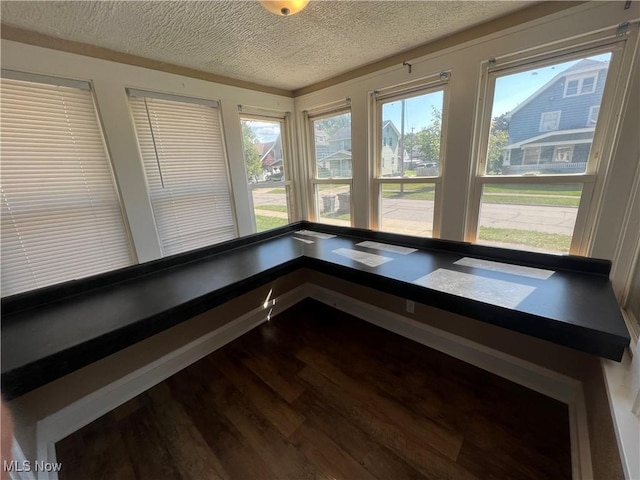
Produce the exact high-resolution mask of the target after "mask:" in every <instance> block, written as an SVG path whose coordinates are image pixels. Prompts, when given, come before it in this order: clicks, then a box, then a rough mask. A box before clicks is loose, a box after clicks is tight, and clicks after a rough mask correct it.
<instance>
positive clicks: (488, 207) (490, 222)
mask: <svg viewBox="0 0 640 480" xmlns="http://www.w3.org/2000/svg"><path fill="white" fill-rule="evenodd" d="M612 55H613V54H612V52H609V51H602V50H601V51H597V50H596V51H593V53H588V54H584V53H583V54H582V55H581V54H579V53H578V54H573V56H571V57H565V59H564V60H561V61H558V60H557V58H558V57H555V58H556V59H555V60H549V61H541V62H540V63H529V64H527V63H526V60H525V61H524V62H522V63H519V64H518V62H513V63H514V67H513V69H511V68H509V67H503V68H496V69H495V71H491V67H487V70H488V73H487V75H486V77H485V78H486V81H487V84H486V85H487V87H488V88H489V89H490V90H492V91H491V92H490V95H488V98H490V99H491V100H490V102H487V104H486V105H485V106H484V109H485V110H484V112H485V113H484V115H485V117H484V120H483V121H484V122H485V123H484V125H486V127H484V128H483V131H484V132H486V133H485V135H486V136H485V137H484V138H483V139H482V140H481V141H482V142H483V147H480V151H482V152H485V153H484V155H483V157H482V158H481V159H480V161H479V162H478V175H477V176H476V178H475V180H474V182H475V184H476V186H475V188H474V193H473V200H472V201H473V202H477V203H475V205H473V206H472V212H471V213H470V222H469V226H470V228H471V229H472V230H473V231H472V232H471V235H468V236H467V238H468V239H470V240H475V241H477V242H479V243H488V244H493V245H499V246H506V247H513V248H518V249H523V250H539V251H547V252H557V253H568V252H572V253H578V251H579V250H578V249H579V248H583V247H582V246H581V245H582V244H581V241H582V240H581V235H582V233H581V232H582V231H583V230H581V229H584V222H585V218H586V215H587V213H588V212H587V211H586V210H585V211H582V210H580V208H579V207H580V206H581V205H582V204H585V205H588V204H589V200H588V197H590V196H592V195H593V191H594V184H595V181H596V175H595V171H596V170H595V166H591V165H590V162H591V157H590V152H591V145H592V143H593V141H594V138H595V136H594V135H595V133H594V130H595V129H594V128H585V127H584V125H586V124H587V123H588V122H590V119H593V120H594V121H593V123H591V126H592V127H595V126H596V122H595V121H596V120H597V109H599V107H600V102H601V99H602V89H601V90H600V92H599V94H598V98H597V100H596V101H597V105H595V107H596V109H595V114H594V108H592V109H590V110H589V109H587V108H586V107H585V106H584V103H583V100H581V99H580V98H578V96H579V95H582V94H584V93H595V91H596V90H595V82H596V80H597V78H598V76H600V78H601V79H605V80H606V76H607V72H608V69H609V63H610V61H611V58H612ZM585 70H589V72H584V71H585ZM575 72H583V73H580V74H576V73H575ZM565 79H566V81H565ZM590 102H591V100H590ZM587 114H588V115H589V118H587ZM560 118H562V119H563V121H562V125H561V124H560ZM537 119H539V123H538V120H537ZM565 124H566V126H565ZM584 196H587V200H586V201H583V197H584ZM475 209H477V210H475ZM475 212H477V213H475ZM576 233H577V235H576Z"/></svg>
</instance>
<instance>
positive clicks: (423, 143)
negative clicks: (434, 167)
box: [415, 107, 442, 163]
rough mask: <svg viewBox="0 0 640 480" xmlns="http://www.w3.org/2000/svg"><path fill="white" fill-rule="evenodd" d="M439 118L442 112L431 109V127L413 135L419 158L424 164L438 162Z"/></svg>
mask: <svg viewBox="0 0 640 480" xmlns="http://www.w3.org/2000/svg"><path fill="white" fill-rule="evenodd" d="M441 118H442V112H441V111H440V110H438V109H437V108H435V107H433V110H432V112H431V125H430V126H428V127H425V128H423V129H422V130H420V131H419V132H418V133H416V134H415V136H416V139H415V141H416V143H415V145H416V146H417V148H418V151H419V152H420V158H421V159H422V160H423V161H424V162H427V163H438V162H439V161H440V131H441Z"/></svg>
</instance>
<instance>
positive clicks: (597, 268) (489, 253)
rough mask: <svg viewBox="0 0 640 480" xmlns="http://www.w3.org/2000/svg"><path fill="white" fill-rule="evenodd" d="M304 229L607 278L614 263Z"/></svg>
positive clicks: (314, 226) (312, 226)
mask: <svg viewBox="0 0 640 480" xmlns="http://www.w3.org/2000/svg"><path fill="white" fill-rule="evenodd" d="M301 227H302V228H305V229H307V230H315V231H318V232H323V233H331V234H334V235H341V236H345V237H355V238H365V239H368V240H376V241H379V242H383V243H391V244H394V245H402V246H405V247H413V248H419V249H427V250H437V251H441V252H448V253H455V254H459V255H465V256H467V255H468V256H472V257H476V258H482V259H485V260H492V261H497V262H502V263H513V264H515V265H522V266H526V267H534V268H551V269H552V270H568V271H574V272H579V273H588V274H595V275H606V276H608V275H609V273H610V272H611V261H610V260H604V259H599V258H590V257H580V256H577V255H554V254H552V253H541V252H529V251H526V250H516V249H511V248H500V247H492V246H489V245H479V244H477V243H469V242H456V241H453V240H440V239H437V238H427V237H414V236H410V235H401V234H397V233H388V232H380V231H377V230H367V229H362V228H353V227H340V226H336V225H327V224H323V223H313V222H306V221H305V222H302V226H301Z"/></svg>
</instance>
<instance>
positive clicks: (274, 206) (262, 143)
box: [240, 115, 324, 232]
mask: <svg viewBox="0 0 640 480" xmlns="http://www.w3.org/2000/svg"><path fill="white" fill-rule="evenodd" d="M285 121H286V117H284V116H283V117H282V118H270V117H257V116H254V117H252V116H250V115H249V116H246V115H243V116H242V117H241V120H240V122H241V124H242V135H243V140H244V159H245V166H246V172H247V182H248V183H249V190H250V191H251V199H252V202H253V213H254V222H255V228H256V231H257V232H263V231H265V230H270V229H272V228H276V227H281V226H284V225H287V224H288V223H289V222H290V219H291V213H292V212H291V208H290V205H291V204H292V203H291V201H290V200H289V199H290V197H291V187H292V185H291V181H289V179H290V174H289V173H288V166H289V165H288V163H289V162H288V159H287V152H288V151H289V149H288V147H287V145H288V144H287V142H288V136H287V135H286V128H285ZM316 139H318V141H320V142H323V141H324V137H323V136H316Z"/></svg>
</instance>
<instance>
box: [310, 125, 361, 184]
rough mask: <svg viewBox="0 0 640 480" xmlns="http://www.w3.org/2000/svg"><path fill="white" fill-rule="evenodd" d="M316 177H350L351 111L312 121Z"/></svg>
mask: <svg viewBox="0 0 640 480" xmlns="http://www.w3.org/2000/svg"><path fill="white" fill-rule="evenodd" d="M313 131H314V137H315V140H314V145H315V154H316V177H317V178H351V175H352V173H351V172H352V170H351V113H343V114H340V115H333V116H331V117H326V118H323V119H320V120H314V121H313Z"/></svg>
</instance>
